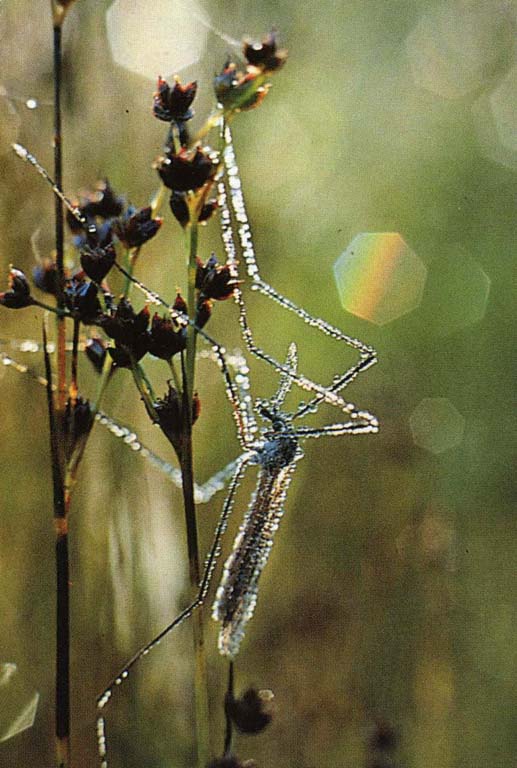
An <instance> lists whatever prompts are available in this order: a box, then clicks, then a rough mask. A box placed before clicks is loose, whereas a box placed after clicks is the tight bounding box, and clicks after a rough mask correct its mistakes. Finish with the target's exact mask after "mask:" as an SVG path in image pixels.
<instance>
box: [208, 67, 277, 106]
mask: <svg viewBox="0 0 517 768" xmlns="http://www.w3.org/2000/svg"><path fill="white" fill-rule="evenodd" d="M261 75H262V73H261V72H260V70H258V69H256V68H254V69H253V70H252V69H251V68H250V70H249V71H248V72H246V73H244V72H238V71H237V67H236V65H235V64H233V63H232V62H227V63H226V65H225V67H224V69H223V71H222V72H221V74H220V75H216V77H215V78H214V90H215V95H216V97H217V101H218V102H219V104H221V105H222V106H223V107H224V108H225V109H226V110H229V111H233V112H243V111H246V110H248V109H254V108H255V107H258V106H259V104H261V102H262V101H263V100H264V98H265V97H266V95H267V92H268V91H269V88H270V85H269V83H264V82H263V80H264V78H263V77H262V76H261Z"/></svg>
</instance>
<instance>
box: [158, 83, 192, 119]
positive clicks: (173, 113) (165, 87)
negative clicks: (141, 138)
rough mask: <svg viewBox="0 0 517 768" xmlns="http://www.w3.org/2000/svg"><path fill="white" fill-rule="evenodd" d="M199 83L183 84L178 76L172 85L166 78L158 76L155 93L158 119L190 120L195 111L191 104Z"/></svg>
mask: <svg viewBox="0 0 517 768" xmlns="http://www.w3.org/2000/svg"><path fill="white" fill-rule="evenodd" d="M196 91H197V83H196V82H195V81H194V82H192V83H187V84H186V85H182V84H181V83H180V81H179V80H178V79H177V78H176V79H175V82H174V85H173V86H172V87H171V86H170V85H169V83H168V82H167V81H166V80H163V79H162V78H161V77H159V78H158V86H157V90H156V93H155V94H154V103H153V113H154V116H155V117H157V118H158V120H164V121H165V122H167V123H171V122H172V121H173V120H181V121H185V120H190V118H191V117H193V115H194V112H193V111H192V110H191V109H190V105H191V104H192V102H193V101H194V97H195V95H196Z"/></svg>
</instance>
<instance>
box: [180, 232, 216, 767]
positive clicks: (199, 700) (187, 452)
mask: <svg viewBox="0 0 517 768" xmlns="http://www.w3.org/2000/svg"><path fill="white" fill-rule="evenodd" d="M197 244H198V225H197V221H195V222H193V223H192V224H191V226H190V232H189V238H188V288H187V302H188V308H189V315H190V317H191V319H192V320H194V319H195V314H196V257H197ZM182 362H183V358H182ZM195 366H196V332H195V328H193V326H191V325H189V327H188V329H187V348H186V363H185V365H182V374H183V387H182V393H183V398H182V402H183V435H182V448H181V455H180V457H179V458H180V463H181V476H182V490H183V503H184V508H185V526H186V531H187V550H188V561H189V579H190V589H191V594H192V596H194V595H195V594H197V591H198V589H199V583H200V580H201V571H200V565H199V544H198V535H197V521H196V506H195V503H194V472H193V457H192V396H193V392H194V378H195ZM192 619H193V634H194V649H195V671H194V696H195V709H196V736H197V738H196V744H197V765H198V766H199V768H205V767H206V765H207V763H208V761H209V759H210V712H209V706H208V680H207V670H206V652H205V642H204V622H203V610H202V606H200V608H199V610H197V611H196V612H195V613H194V615H193V616H192Z"/></svg>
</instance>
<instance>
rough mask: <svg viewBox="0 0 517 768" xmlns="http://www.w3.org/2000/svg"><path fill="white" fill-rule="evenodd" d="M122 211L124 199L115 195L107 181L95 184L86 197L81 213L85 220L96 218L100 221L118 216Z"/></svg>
mask: <svg viewBox="0 0 517 768" xmlns="http://www.w3.org/2000/svg"><path fill="white" fill-rule="evenodd" d="M123 210H124V198H123V197H121V196H119V195H116V194H115V192H114V190H113V187H112V186H111V184H110V183H109V181H108V179H103V180H102V181H99V182H97V185H96V188H95V191H94V192H91V193H90V194H89V195H88V198H87V200H86V202H85V203H84V205H83V206H82V207H81V213H82V214H83V216H85V217H86V218H87V219H89V218H93V217H95V216H98V217H99V218H101V219H112V218H114V217H115V216H120V214H121V213H122V211H123Z"/></svg>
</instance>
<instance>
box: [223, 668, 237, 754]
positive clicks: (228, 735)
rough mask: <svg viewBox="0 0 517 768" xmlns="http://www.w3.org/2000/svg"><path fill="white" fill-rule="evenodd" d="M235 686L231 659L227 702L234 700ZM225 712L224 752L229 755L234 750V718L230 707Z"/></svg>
mask: <svg viewBox="0 0 517 768" xmlns="http://www.w3.org/2000/svg"><path fill="white" fill-rule="evenodd" d="M234 687H235V669H234V666H233V661H230V664H229V667H228V688H227V690H226V696H225V704H226V703H229V702H231V701H233V699H234ZM224 714H225V719H226V730H225V733H224V747H223V754H224V755H229V754H230V753H231V751H232V740H233V723H232V718H231V717H230V714H229V711H228V707H226V706H225V708H224Z"/></svg>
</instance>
